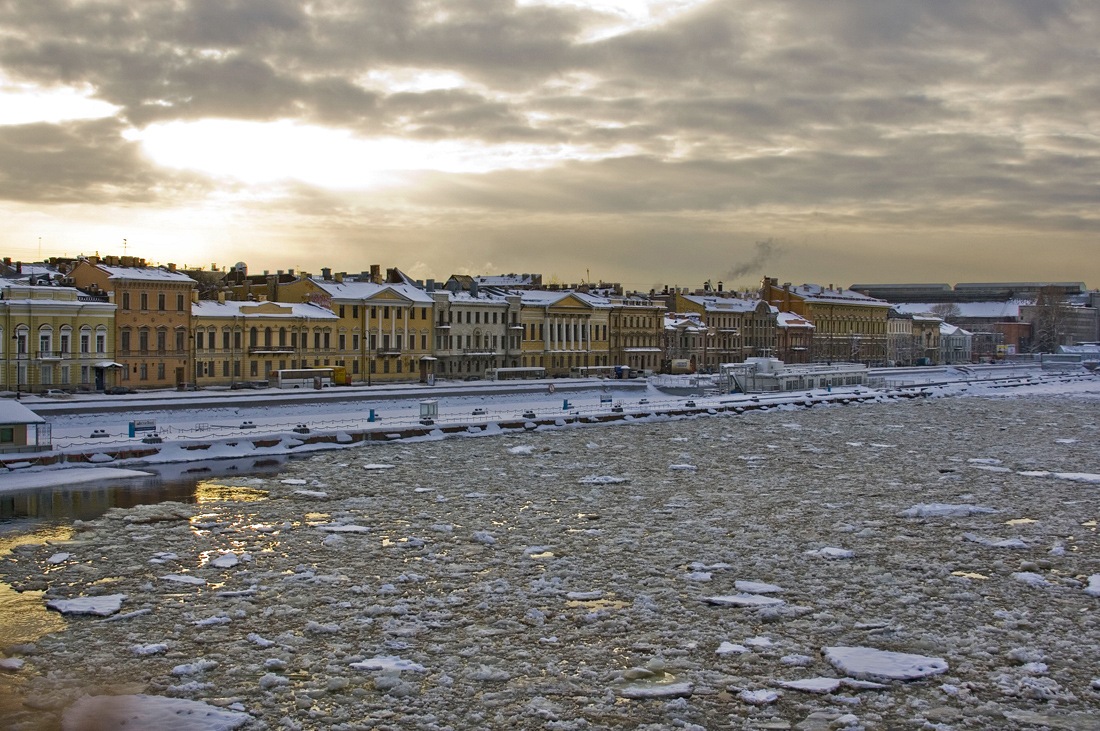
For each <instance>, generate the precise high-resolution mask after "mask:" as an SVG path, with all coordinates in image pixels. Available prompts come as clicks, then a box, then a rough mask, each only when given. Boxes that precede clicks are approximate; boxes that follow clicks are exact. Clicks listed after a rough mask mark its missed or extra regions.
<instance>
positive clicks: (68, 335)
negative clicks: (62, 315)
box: [57, 325, 73, 358]
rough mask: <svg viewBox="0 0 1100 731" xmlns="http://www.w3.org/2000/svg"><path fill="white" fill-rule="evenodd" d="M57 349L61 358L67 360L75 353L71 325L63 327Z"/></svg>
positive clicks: (58, 338)
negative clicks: (66, 358)
mask: <svg viewBox="0 0 1100 731" xmlns="http://www.w3.org/2000/svg"><path fill="white" fill-rule="evenodd" d="M57 349H58V351H59V352H60V353H61V357H62V358H65V357H67V356H68V355H70V354H71V353H72V352H73V329H72V327H71V326H69V325H62V326H61V332H60V334H59V335H58V337H57Z"/></svg>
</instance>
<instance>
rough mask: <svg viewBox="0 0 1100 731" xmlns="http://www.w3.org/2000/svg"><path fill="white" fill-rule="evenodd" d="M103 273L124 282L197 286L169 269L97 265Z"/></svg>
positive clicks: (190, 279) (188, 278)
mask: <svg viewBox="0 0 1100 731" xmlns="http://www.w3.org/2000/svg"><path fill="white" fill-rule="evenodd" d="M96 266H97V267H99V268H100V269H101V270H102V271H104V272H106V273H107V278H108V279H118V280H123V281H129V280H143V281H149V282H176V283H179V284H193V285H197V284H198V282H196V281H195V280H194V279H192V278H191V277H189V276H187V275H186V274H183V273H181V272H173V271H169V270H168V269H162V268H160V267H114V266H108V265H106V264H96Z"/></svg>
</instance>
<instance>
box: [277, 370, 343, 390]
mask: <svg viewBox="0 0 1100 731" xmlns="http://www.w3.org/2000/svg"><path fill="white" fill-rule="evenodd" d="M333 378H334V374H333V369H332V368H285V369H283V370H279V371H273V372H272V373H271V377H270V378H269V379H268V382H269V383H270V384H271V385H272V387H274V388H316V389H321V388H328V387H330V386H332V382H333Z"/></svg>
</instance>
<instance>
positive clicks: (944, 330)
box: [940, 322, 971, 337]
mask: <svg viewBox="0 0 1100 731" xmlns="http://www.w3.org/2000/svg"><path fill="white" fill-rule="evenodd" d="M970 334H971V333H970V331H968V330H963V329H962V328H961V327H958V326H957V325H951V324H949V323H946V322H941V323H940V336H941V337H944V336H946V337H950V336H952V335H970Z"/></svg>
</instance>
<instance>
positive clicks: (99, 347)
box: [95, 325, 107, 355]
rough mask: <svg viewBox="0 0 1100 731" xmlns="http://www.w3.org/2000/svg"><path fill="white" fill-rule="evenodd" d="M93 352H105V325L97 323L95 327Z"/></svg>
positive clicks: (102, 353)
mask: <svg viewBox="0 0 1100 731" xmlns="http://www.w3.org/2000/svg"><path fill="white" fill-rule="evenodd" d="M95 352H96V354H97V355H106V354H107V326H106V325H97V326H96V329H95Z"/></svg>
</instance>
